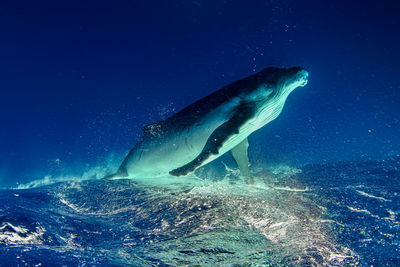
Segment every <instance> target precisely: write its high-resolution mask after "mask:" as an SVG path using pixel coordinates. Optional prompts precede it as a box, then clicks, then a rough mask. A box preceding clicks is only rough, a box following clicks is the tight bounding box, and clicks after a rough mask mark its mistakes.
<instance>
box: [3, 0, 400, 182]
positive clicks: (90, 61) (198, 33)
mask: <svg viewBox="0 0 400 267" xmlns="http://www.w3.org/2000/svg"><path fill="white" fill-rule="evenodd" d="M29 3H30V4H29ZM68 3H70V4H67V2H66V4H65V5H61V4H60V5H57V6H46V7H35V6H33V5H32V2H28V5H27V6H26V7H15V6H14V7H10V6H2V7H1V8H0V92H1V94H0V127H1V128H0V186H2V185H13V184H15V183H16V182H25V181H28V180H32V179H36V178H41V177H43V176H45V175H53V176H54V175H80V174H82V173H83V171H85V170H87V169H90V168H93V167H94V166H102V165H103V164H105V163H106V159H107V158H109V157H110V155H113V154H114V155H115V156H116V157H117V158H122V157H123V156H124V153H126V152H127V151H128V150H129V149H130V148H131V147H132V146H133V144H134V143H135V142H136V140H137V139H138V137H139V136H140V134H141V130H140V129H141V126H142V125H144V124H146V123H149V122H152V121H154V120H158V119H160V118H165V117H166V116H168V115H171V114H172V113H173V112H175V111H178V110H179V109H181V108H183V107H185V106H186V105H188V104H190V103H192V102H193V101H195V100H197V99H199V98H201V97H202V96H205V95H207V94H208V93H210V92H212V91H214V90H216V89H218V88H220V87H222V86H224V85H226V84H227V83H230V82H232V81H235V80H237V79H240V78H242V77H244V76H247V75H250V74H252V73H253V72H254V71H259V70H261V69H262V68H264V67H267V66H271V65H273V66H293V65H300V66H303V67H305V68H307V69H308V70H309V72H310V81H309V84H308V85H307V86H306V87H304V88H299V89H297V90H295V91H294V92H293V93H292V94H291V95H290V97H289V99H288V101H287V103H286V105H285V108H284V110H283V112H282V114H281V115H280V117H278V119H277V120H275V121H273V122H272V123H270V124H269V125H267V126H266V127H264V128H262V129H261V130H259V131H258V132H257V133H255V134H253V135H252V136H251V138H250V143H251V144H250V146H251V147H250V150H251V157H252V161H253V162H257V161H261V162H265V163H266V164H270V163H272V162H273V163H287V164H295V165H299V164H306V163H311V162H323V161H336V160H358V159H379V158H384V157H386V156H388V155H390V154H396V153H399V151H400V142H399V138H398V137H399V134H400V121H399V120H400V118H399V110H400V107H399V101H400V94H399V90H400V82H399V79H400V78H399V77H400V76H399V71H400V68H399V66H398V62H399V61H400V53H399V52H398V49H399V47H400V34H399V28H398V27H399V25H400V19H399V16H398V14H399V11H400V10H399V8H398V7H397V6H396V5H395V3H396V1H378V0H376V1H331V0H326V1H295V0H286V1H238V0H232V1H228V0H226V1H211V0H208V1H201V0H197V1H187V0H171V1H119V2H115V3H114V2H113V3H112V2H109V3H110V5H107V4H102V3H101V2H99V1H93V2H90V1H85V4H82V3H81V4H79V5H73V4H72V3H71V2H68ZM111 3H112V5H111Z"/></svg>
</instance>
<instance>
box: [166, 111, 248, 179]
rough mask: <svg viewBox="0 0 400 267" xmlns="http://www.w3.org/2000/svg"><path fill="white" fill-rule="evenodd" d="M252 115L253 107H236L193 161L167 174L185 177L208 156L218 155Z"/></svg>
mask: <svg viewBox="0 0 400 267" xmlns="http://www.w3.org/2000/svg"><path fill="white" fill-rule="evenodd" d="M253 114H254V106H253V105H251V104H249V103H243V104H241V105H239V106H238V107H236V109H235V110H234V111H233V115H232V116H231V118H230V119H229V120H228V121H226V122H225V123H223V124H221V125H220V126H219V127H218V128H217V129H215V130H214V132H212V133H211V135H210V137H209V138H208V139H207V142H206V144H205V146H204V148H203V150H202V151H201V152H200V154H199V155H198V156H197V157H196V158H195V159H194V160H192V161H191V162H189V163H187V164H186V165H183V166H181V167H179V168H176V169H174V170H172V171H170V172H169V173H170V174H171V175H173V176H181V175H187V174H188V173H190V172H193V171H194V170H195V169H196V168H198V167H200V166H201V165H202V164H203V163H204V162H205V161H206V160H207V159H208V158H209V157H210V156H212V155H218V154H219V149H220V148H221V147H222V146H223V145H224V142H225V141H227V140H228V139H229V138H230V137H231V136H233V135H235V134H238V133H239V128H240V126H242V125H243V124H245V123H246V122H247V121H248V120H249V119H250V118H251V117H252V116H253Z"/></svg>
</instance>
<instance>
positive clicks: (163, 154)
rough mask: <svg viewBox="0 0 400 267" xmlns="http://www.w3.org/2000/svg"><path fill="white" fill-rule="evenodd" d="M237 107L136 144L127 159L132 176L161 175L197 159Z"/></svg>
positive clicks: (224, 108) (222, 109)
mask: <svg viewBox="0 0 400 267" xmlns="http://www.w3.org/2000/svg"><path fill="white" fill-rule="evenodd" d="M237 104H238V101H232V102H230V103H227V104H225V105H221V106H220V107H219V108H217V109H215V110H214V111H212V112H210V113H209V114H207V115H206V116H205V117H204V118H201V119H199V121H196V122H195V123H194V124H192V125H190V126H187V127H184V128H183V129H181V130H180V131H172V132H171V131H165V132H164V133H161V134H160V135H159V136H152V137H151V138H145V139H144V140H142V141H141V142H140V143H139V144H137V146H136V148H135V150H134V151H133V153H132V155H130V156H128V157H129V158H128V159H127V160H126V164H125V166H124V167H125V170H126V171H127V173H128V175H129V177H132V178H134V177H135V178H136V177H140V176H146V177H150V176H160V175H168V173H169V172H170V171H171V170H173V169H176V168H178V167H180V166H183V165H185V164H187V163H188V162H190V161H192V160H194V159H195V158H196V157H197V156H198V155H199V154H200V152H201V151H202V149H203V148H204V146H205V144H206V142H207V140H208V138H209V137H210V135H211V134H212V132H213V131H214V130H215V129H216V128H218V127H219V126H220V125H221V124H223V123H224V122H225V121H226V120H228V119H229V114H230V111H231V110H232V109H233V108H234V107H235V106H236V105H237Z"/></svg>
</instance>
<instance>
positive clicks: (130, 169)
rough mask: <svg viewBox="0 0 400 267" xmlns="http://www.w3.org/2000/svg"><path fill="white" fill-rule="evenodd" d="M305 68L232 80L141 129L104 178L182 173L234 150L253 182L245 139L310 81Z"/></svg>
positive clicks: (271, 70) (269, 71)
mask: <svg viewBox="0 0 400 267" xmlns="http://www.w3.org/2000/svg"><path fill="white" fill-rule="evenodd" d="M307 80H308V72H307V71H306V70H305V69H304V68H301V67H292V68H276V67H269V68H265V69H263V70H262V71H260V72H258V73H256V74H253V75H251V76H249V77H246V78H243V79H241V80H238V81H236V82H233V83H231V84H229V85H227V86H225V87H223V88H221V89H219V90H217V91H215V92H214V93H211V94H210V95H208V96H206V97H204V98H202V99H200V100H198V101H197V102H195V103H193V104H191V105H189V106H188V107H186V108H184V109H183V110H181V111H179V112H178V113H176V114H174V115H173V116H171V117H169V118H167V119H165V120H161V121H157V122H154V123H151V124H149V125H146V126H144V127H143V129H142V130H143V135H142V137H141V139H140V140H139V141H138V142H137V143H136V145H135V146H134V147H133V149H132V150H131V151H130V152H129V153H128V155H127V156H126V157H125V159H124V160H123V162H122V164H121V166H120V167H119V169H118V171H117V172H116V173H114V174H112V175H109V176H106V177H105V178H106V179H120V178H146V177H157V176H164V175H173V176H184V175H187V174H189V173H191V172H193V171H194V170H196V169H197V168H199V167H201V166H203V165H205V164H207V163H209V162H211V161H213V160H214V159H216V158H218V157H220V156H221V155H223V154H224V153H226V152H228V151H231V153H232V156H233V158H234V159H235V161H236V163H237V164H238V167H239V169H240V171H241V174H242V175H243V176H244V178H245V180H246V182H247V183H249V184H251V183H253V178H252V177H251V173H250V170H249V166H250V163H249V160H248V155H247V148H248V146H249V145H248V141H247V137H248V136H249V135H250V134H251V133H253V132H254V131H256V130H258V129H260V128H261V127H263V126H264V125H266V124H267V123H269V122H270V121H272V120H274V119H275V118H276V117H277V116H278V115H279V114H280V112H281V111H282V108H283V106H284V104H285V101H286V98H287V97H288V95H289V94H290V93H291V92H292V91H293V90H294V89H295V88H297V87H299V86H300V87H303V86H305V85H306V84H307Z"/></svg>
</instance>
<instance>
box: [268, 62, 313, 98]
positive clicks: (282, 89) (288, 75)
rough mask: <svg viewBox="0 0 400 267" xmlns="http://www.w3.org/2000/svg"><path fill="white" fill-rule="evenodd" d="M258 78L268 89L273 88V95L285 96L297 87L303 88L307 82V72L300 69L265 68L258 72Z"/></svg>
mask: <svg viewBox="0 0 400 267" xmlns="http://www.w3.org/2000/svg"><path fill="white" fill-rule="evenodd" d="M260 76H261V77H260V78H261V79H262V81H263V83H264V84H266V85H267V86H268V87H272V88H275V90H274V91H275V93H277V94H279V95H286V94H289V93H290V92H292V91H293V90H294V89H295V88H297V87H303V86H305V85H306V84H307V81H308V71H306V70H305V69H304V68H302V67H292V68H275V67H271V68H266V69H264V70H262V71H261V72H260Z"/></svg>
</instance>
